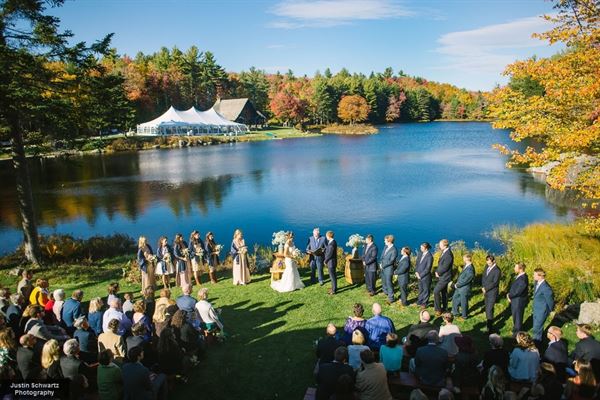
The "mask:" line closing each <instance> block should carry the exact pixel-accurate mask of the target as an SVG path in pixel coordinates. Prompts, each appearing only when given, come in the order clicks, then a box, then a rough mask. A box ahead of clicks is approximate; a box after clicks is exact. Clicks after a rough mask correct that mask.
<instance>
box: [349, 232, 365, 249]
mask: <svg viewBox="0 0 600 400" xmlns="http://www.w3.org/2000/svg"><path fill="white" fill-rule="evenodd" d="M364 243H365V238H364V237H362V236H361V235H359V234H358V233H355V234H353V235H350V237H349V238H348V242H346V246H347V247H353V248H355V249H356V248H358V247H360V246H362V245H363V244H364Z"/></svg>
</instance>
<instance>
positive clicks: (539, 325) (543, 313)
mask: <svg viewBox="0 0 600 400" xmlns="http://www.w3.org/2000/svg"><path fill="white" fill-rule="evenodd" d="M553 309H554V293H553V292H552V288H551V287H550V285H549V284H548V282H546V280H543V281H542V283H539V284H538V283H537V282H536V284H535V285H534V287H533V340H536V341H541V340H542V335H543V334H544V323H545V322H546V318H548V315H550V312H552V310H553Z"/></svg>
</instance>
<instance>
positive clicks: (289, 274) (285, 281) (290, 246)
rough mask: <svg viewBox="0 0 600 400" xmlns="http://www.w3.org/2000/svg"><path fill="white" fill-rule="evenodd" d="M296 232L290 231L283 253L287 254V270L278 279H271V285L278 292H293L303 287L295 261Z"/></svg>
mask: <svg viewBox="0 0 600 400" xmlns="http://www.w3.org/2000/svg"><path fill="white" fill-rule="evenodd" d="M296 251H297V250H296V248H295V247H294V234H293V233H292V232H289V233H288V234H287V239H286V241H285V246H284V247H283V255H284V256H285V270H284V271H283V274H282V275H281V279H280V280H278V281H271V287H272V288H273V289H275V290H277V291H278V292H282V293H283V292H293V291H294V290H296V289H303V288H304V283H302V280H301V279H300V273H299V272H298V265H297V264H296V262H295V261H294V253H295V252H296Z"/></svg>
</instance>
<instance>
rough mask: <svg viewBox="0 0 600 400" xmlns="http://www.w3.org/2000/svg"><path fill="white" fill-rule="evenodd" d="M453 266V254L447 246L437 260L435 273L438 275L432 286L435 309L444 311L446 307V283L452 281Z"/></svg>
mask: <svg viewBox="0 0 600 400" xmlns="http://www.w3.org/2000/svg"><path fill="white" fill-rule="evenodd" d="M453 266H454V254H452V250H450V248H448V249H447V250H446V251H444V252H443V253H442V255H441V256H440V259H439V260H438V266H437V269H436V271H435V272H436V273H437V275H438V276H439V278H438V283H437V284H436V285H435V287H434V288H433V307H434V308H435V311H439V312H441V311H446V309H447V308H448V284H449V283H450V282H451V281H452V267H453Z"/></svg>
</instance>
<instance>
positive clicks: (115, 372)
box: [96, 349, 123, 400]
mask: <svg viewBox="0 0 600 400" xmlns="http://www.w3.org/2000/svg"><path fill="white" fill-rule="evenodd" d="M98 363H99V364H98V370H97V371H96V376H97V380H98V397H99V398H100V400H121V399H122V398H123V377H122V376H121V368H119V366H118V365H117V364H115V363H114V362H113V354H112V351H110V350H109V349H106V350H103V351H101V352H100V354H98Z"/></svg>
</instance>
